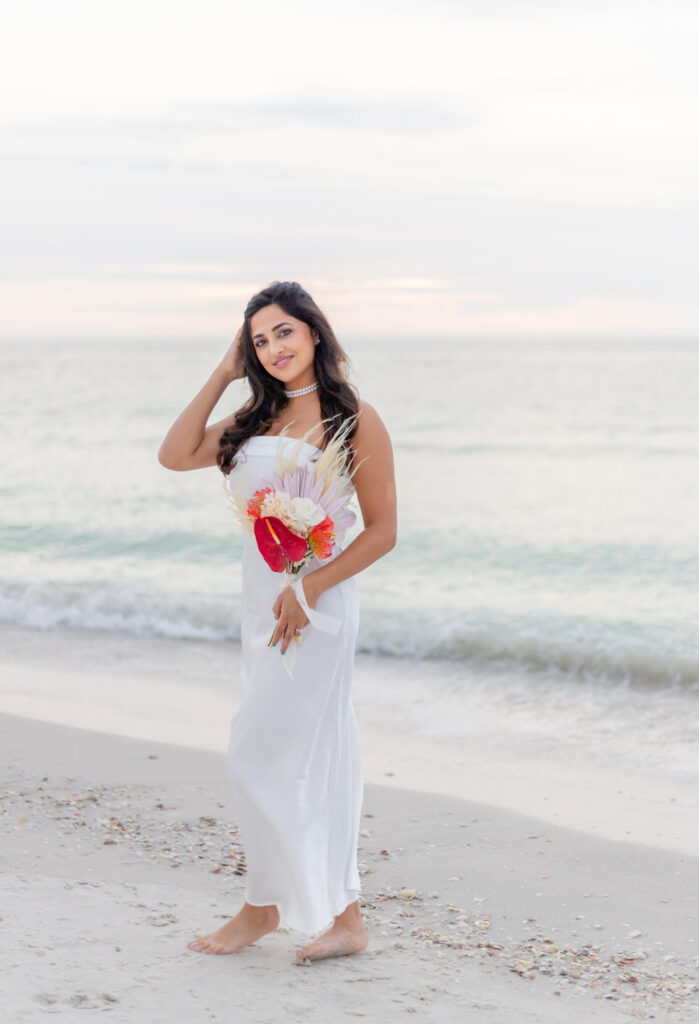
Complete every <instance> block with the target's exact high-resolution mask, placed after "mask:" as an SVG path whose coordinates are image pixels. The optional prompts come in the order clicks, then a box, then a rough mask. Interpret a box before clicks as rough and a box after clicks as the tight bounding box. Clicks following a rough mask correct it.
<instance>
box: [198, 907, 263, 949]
mask: <svg viewBox="0 0 699 1024" xmlns="http://www.w3.org/2000/svg"><path fill="white" fill-rule="evenodd" d="M278 927H279V911H278V910H277V908H276V906H273V905H272V906H269V907H255V906H253V905H252V904H251V903H244V904H243V906H242V907H241V908H240V910H239V911H238V913H237V914H236V915H235V917H232V918H231V919H230V921H228V922H227V923H226V924H224V925H223V926H222V927H221V928H219V929H218V930H217V931H215V932H210V934H209V935H200V936H199V937H198V938H196V939H192V941H191V942H188V943H187V945H188V946H189V948H190V949H193V950H195V951H196V952H197V953H237V952H238V950H239V949H243V948H244V947H245V946H249V945H250V944H251V943H253V942H255V940H256V939H261V938H262V936H263V935H266V934H267V932H273V931H274V930H275V928H278Z"/></svg>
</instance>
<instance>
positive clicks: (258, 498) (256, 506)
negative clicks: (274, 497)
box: [248, 487, 272, 519]
mask: <svg viewBox="0 0 699 1024" xmlns="http://www.w3.org/2000/svg"><path fill="white" fill-rule="evenodd" d="M271 493H272V488H271V487H262V488H261V489H260V490H259V491H255V493H254V494H253V496H252V497H251V498H250V501H249V502H248V515H249V516H250V517H251V519H259V518H260V505H261V504H262V502H263V501H264V500H265V498H266V497H267V495H268V494H271Z"/></svg>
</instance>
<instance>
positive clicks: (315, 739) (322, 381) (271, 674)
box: [158, 281, 397, 964]
mask: <svg viewBox="0 0 699 1024" xmlns="http://www.w3.org/2000/svg"><path fill="white" fill-rule="evenodd" d="M347 362H348V360H347V356H346V355H345V353H344V351H343V350H342V348H341V346H340V344H339V343H338V341H337V339H336V337H335V335H334V333H333V330H332V328H331V327H330V324H329V323H328V321H327V319H326V317H325V316H324V315H323V313H322V312H321V310H320V309H319V308H318V306H317V305H316V303H315V302H314V301H313V299H312V298H311V296H310V295H309V294H308V292H306V291H305V290H304V289H303V288H302V287H301V286H300V285H299V284H297V283H296V282H293V281H285V282H279V281H275V282H273V283H272V284H271V285H269V286H268V287H267V288H264V289H263V290H262V291H260V292H259V293H258V294H256V295H255V296H253V298H252V299H251V300H250V302H249V303H248V305H247V307H246V310H245V315H244V321H243V324H242V326H241V328H240V329H239V331H238V333H237V334H236V337H235V339H234V341H233V343H232V345H231V346H230V348H229V349H228V351H227V352H226V354H225V355H224V357H223V359H222V360H221V362H220V364H219V365H218V366H217V367H216V369H215V370H214V372H213V373H212V374H211V376H210V377H209V379H208V381H207V382H206V383H205V384H204V386H203V387H202V388H201V390H200V391H199V393H198V394H197V395H196V396H195V397H194V398H193V399H192V401H191V402H190V404H189V405H188V406H187V407H186V408H185V409H184V411H183V412H182V413H181V414H180V415H179V417H178V418H177V419H176V420H175V422H174V423H173V425H172V427H171V428H170V430H169V431H168V433H167V435H166V437H165V439H164V441H163V443H162V445H161V448H160V451H159V453H158V459H159V461H160V463H161V464H162V465H163V466H165V467H167V468H168V469H172V470H191V469H200V468H202V467H207V466H218V467H219V469H220V470H221V471H222V473H224V474H225V476H226V477H227V481H228V486H229V487H230V488H231V490H233V489H234V487H235V488H238V490H239V492H240V491H242V493H243V495H244V497H245V499H246V500H247V498H249V497H250V496H251V495H252V493H253V492H254V491H255V490H256V489H257V488H260V487H261V486H262V485H263V481H269V480H271V479H272V476H273V475H274V473H275V472H276V471H277V470H278V467H279V465H280V463H279V461H278V460H279V459H280V458H282V459H283V458H284V457H287V458H288V457H289V456H290V455H291V456H293V458H294V460H295V463H294V464H296V465H300V466H304V465H312V463H313V462H315V461H318V460H322V459H323V458H324V456H327V458H328V459H329V458H330V457H331V455H332V457H333V458H334V459H335V463H337V462H338V460H339V461H340V462H341V463H342V466H343V470H344V475H343V479H345V480H346V481H349V484H348V487H349V493H351V490H352V489H353V490H354V493H356V497H357V501H358V503H359V508H360V510H361V514H362V520H363V529H362V531H361V532H360V533H359V534H358V535H357V536H356V537H355V538H354V540H352V541H351V543H349V544H348V545H347V547H346V548H343V547H342V539H343V536H342V530H341V529H339V530H338V531H337V534H336V535H334V544H333V546H332V551H331V554H330V555H329V556H328V555H327V551H326V552H325V555H326V557H323V558H322V560H321V558H320V557H318V556H314V557H313V559H312V561H311V562H310V564H309V565H307V566H306V567H305V569H306V571H305V572H303V575H302V577H301V579H300V580H299V581H298V582H297V583H295V584H294V585H293V586H291V585H286V584H285V583H284V581H282V589H281V591H280V588H279V574H278V573H277V572H275V571H272V569H271V568H270V566H269V564H268V563H267V562H266V561H265V559H264V558H263V557H262V555H261V553H260V550H258V547H257V544H256V542H255V538H254V536H252V535H251V536H249V537H247V538H246V542H245V544H244V550H243V572H242V579H243V594H242V621H241V652H242V669H241V704H240V707H239V710H238V712H237V714H236V715H234V717H233V719H232V720H231V731H230V741H229V747H228V761H227V765H228V778H229V785H230V794H231V802H232V807H233V812H234V816H235V819H236V821H237V823H238V826H239V830H240V837H241V840H242V843H243V847H244V849H245V861H246V893H245V901H244V903H243V905H242V907H241V908H240V910H239V911H238V913H237V914H236V915H235V917H233V918H232V919H231V920H230V921H228V922H227V923H226V924H224V925H223V926H222V927H221V928H218V929H217V930H216V931H213V932H210V933H209V934H206V935H202V936H199V937H198V938H196V939H193V940H192V941H191V942H190V943H189V947H190V949H193V950H196V951H199V952H206V953H235V952H237V951H238V950H241V949H243V948H244V947H245V946H248V945H250V944H251V943H253V942H255V941H256V940H258V939H260V938H261V937H262V936H263V935H266V934H267V933H269V932H272V931H274V930H275V929H277V928H279V927H282V928H284V927H289V928H293V929H296V930H299V931H301V932H305V933H307V934H314V933H316V932H321V930H322V929H323V928H326V927H327V930H326V931H323V932H322V934H320V935H318V936H317V937H316V938H315V939H313V940H312V941H310V942H309V943H307V944H306V945H305V946H303V947H302V948H297V950H296V963H298V964H301V963H308V962H310V961H312V960H317V959H322V958H324V957H332V956H342V955H345V954H349V953H355V952H358V951H359V950H362V949H364V948H366V946H367V944H368V942H369V936H368V933H367V930H366V927H365V925H364V922H363V919H362V915H361V912H360V908H359V893H360V891H361V885H360V879H359V873H358V867H357V842H358V835H359V820H360V812H361V806H362V799H363V771H362V755H361V747H360V743H359V735H358V730H357V722H356V718H355V714H354V708H353V706H352V701H351V696H350V690H351V681H352V667H353V661H354V651H355V642H356V636H357V629H358V622H359V612H358V600H357V586H356V578H355V577H356V574H357V573H359V572H361V571H362V570H363V569H366V568H367V566H369V565H371V564H372V563H373V562H375V561H376V560H377V559H379V558H381V557H382V556H383V555H385V554H386V553H387V552H389V551H390V550H391V549H392V548H393V547H394V546H395V543H396V530H397V526H396V518H397V517H396V487H395V477H394V466H393V450H392V446H391V441H390V437H389V434H388V431H387V430H386V427H385V425H384V423H383V421H382V420H381V418H380V416H379V414H378V413H377V411H376V410H375V409H374V408H373V406H371V405H369V403H367V402H364V401H362V400H361V399H360V398H359V395H358V393H357V391H356V389H355V388H354V386H353V385H351V384H350V383H349V381H348V380H347V376H346V366H347ZM242 378H247V381H248V384H249V386H250V390H251V392H252V394H251V397H250V398H249V400H248V401H247V402H246V403H245V404H244V405H243V406H242V407H241V408H240V409H238V410H237V412H235V413H233V414H232V415H230V416H227V417H226V418H225V419H223V420H220V421H219V422H218V423H213V424H211V425H210V426H207V421H208V419H209V416H210V415H211V412H212V410H213V409H214V408H215V406H216V404H217V403H218V401H219V399H220V398H221V396H222V394H223V392H224V391H225V389H226V387H227V386H228V385H229V384H230V383H231V381H234V380H239V379H242ZM290 430H293V434H291V433H289V431H290ZM329 432H332V436H330V437H329V436H328V434H329ZM326 461H327V459H326ZM324 464H325V463H323V462H321V465H324ZM319 469H320V467H319ZM244 507H245V506H244ZM275 620H276V624H275ZM328 622H332V623H333V626H332V628H329V627H328V626H327V623H328ZM324 624H325V625H324ZM270 634H271V635H270ZM298 641H301V642H300V643H298ZM290 644H293V645H294V648H295V649H294V650H292V651H290V652H289V646H290ZM287 652H289V657H288V658H286V664H285V655H286V654H287ZM292 655H293V658H292ZM292 662H293V664H294V671H293V675H292V673H291V672H290V667H291V663H292Z"/></svg>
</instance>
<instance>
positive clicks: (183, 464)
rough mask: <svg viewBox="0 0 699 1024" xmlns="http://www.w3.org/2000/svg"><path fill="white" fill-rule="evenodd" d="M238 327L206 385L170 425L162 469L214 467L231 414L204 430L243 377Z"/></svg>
mask: <svg viewBox="0 0 699 1024" xmlns="http://www.w3.org/2000/svg"><path fill="white" fill-rule="evenodd" d="M242 331H243V328H242V327H241V328H240V330H239V331H238V333H237V334H236V336H235V339H234V340H233V343H232V344H231V346H230V348H229V349H228V351H227V352H226V354H225V355H224V357H223V359H222V360H221V362H220V363H219V365H218V366H217V367H216V369H215V370H214V372H213V373H212V374H211V376H210V377H209V379H208V380H207V382H206V384H204V386H203V387H202V389H201V390H200V391H199V393H198V394H197V395H195V397H194V398H193V399H192V401H191V402H190V403H189V405H188V406H187V408H186V409H185V410H184V411H183V412H181V413H180V415H179V416H178V417H177V419H176V420H175V422H174V423H173V424H172V426H171V427H170V429H169V430H168V432H167V434H166V435H165V440H164V441H163V443H162V444H161V446H160V451H159V452H158V462H159V463H160V465H161V466H165V468H166V469H175V470H185V469H203V468H204V467H205V466H215V465H216V456H217V455H218V450H219V444H220V440H221V434H222V433H223V431H224V430H225V429H226V427H229V426H231V425H232V423H233V421H234V419H235V414H233V415H231V416H226V417H225V418H224V419H222V420H219V421H218V423H213V424H212V425H211V426H210V427H207V425H206V424H207V422H208V419H209V416H210V415H211V413H212V411H213V410H214V409H215V408H216V404H217V403H218V401H219V399H220V398H221V395H222V394H223V392H224V391H225V390H226V388H227V387H228V385H229V384H230V383H231V381H234V380H241V379H242V378H243V376H244V373H243V364H242V355H241V351H240V346H241V336H242Z"/></svg>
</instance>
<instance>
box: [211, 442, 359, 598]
mask: <svg viewBox="0 0 699 1024" xmlns="http://www.w3.org/2000/svg"><path fill="white" fill-rule="evenodd" d="M349 426H350V424H349V422H346V424H345V426H344V427H342V428H341V429H340V430H339V431H338V432H337V433H336V434H335V435H334V436H333V437H332V438H331V439H330V441H329V442H328V444H327V446H326V448H325V450H324V451H323V452H321V454H320V458H319V459H317V460H314V461H313V462H310V463H308V464H307V465H304V466H300V465H299V456H300V449H301V446H302V444H303V442H304V441H305V438H294V439H293V440H295V441H297V442H298V443H297V444H295V445H293V446H291V447H290V448H289V449H288V450H284V449H283V448H282V446H281V445H279V448H278V452H277V466H276V472H275V473H274V474H273V475H272V478H271V480H262V481H261V483H262V484H263V486H262V487H258V489H257V490H256V491H254V492H253V493H252V494H249V495H247V494H241V493H240V491H236V490H233V489H232V488H231V486H230V478H229V477H226V478H225V480H224V487H226V490H227V497H228V498H229V501H230V503H231V506H232V508H233V511H234V512H235V513H236V515H237V516H238V519H239V520H240V522H241V523H242V525H243V528H244V529H245V530H246V531H247V532H248V533H252V534H254V536H255V540H256V542H257V547H258V548H259V551H260V554H261V555H262V557H263V558H264V560H265V562H266V563H267V565H268V566H269V567H270V569H272V571H273V572H284V570H286V573H287V575H296V574H298V572H299V571H300V570H301V569H302V568H303V566H304V565H307V564H308V563H309V562H310V561H311V559H313V558H314V557H315V558H317V559H319V560H320V561H324V560H326V559H328V558H330V556H331V555H332V553H333V550H334V547H335V538H336V536H337V534H338V533H341V532H344V530H346V529H347V527H348V526H351V525H352V524H353V523H354V522H355V521H356V516H355V514H354V512H352V511H351V510H350V509H348V508H347V503H348V501H349V500H350V499H351V497H352V494H353V493H354V489H353V486H352V479H351V475H350V474H349V473H348V472H347V470H346V469H345V465H344V453H343V451H342V442H343V440H344V438H345V436H346V434H347V431H348V429H349ZM285 430H286V428H284V430H283V431H282V432H281V434H280V435H279V436H280V437H283V436H285ZM307 433H310V431H307ZM285 582H286V581H285Z"/></svg>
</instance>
